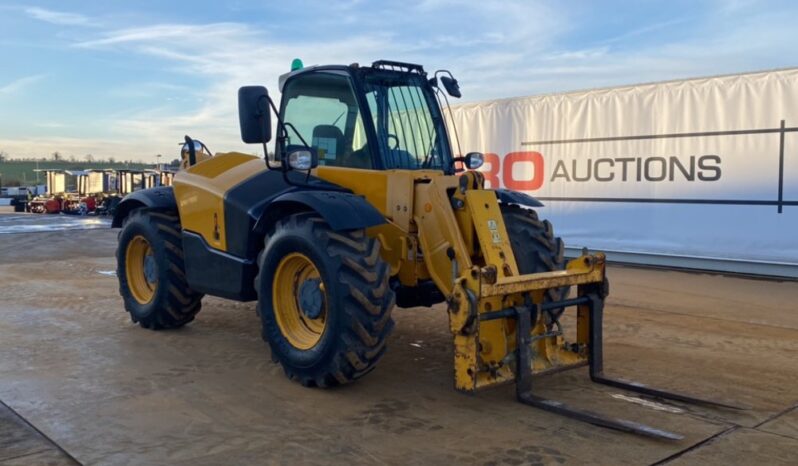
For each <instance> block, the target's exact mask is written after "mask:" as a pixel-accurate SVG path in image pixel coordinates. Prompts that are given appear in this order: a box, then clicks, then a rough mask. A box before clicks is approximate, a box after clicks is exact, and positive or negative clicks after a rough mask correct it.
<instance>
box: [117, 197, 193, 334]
mask: <svg viewBox="0 0 798 466" xmlns="http://www.w3.org/2000/svg"><path fill="white" fill-rule="evenodd" d="M180 232H181V227H180V220H179V218H178V217H177V216H176V215H175V214H172V213H167V212H160V211H157V212H156V211H152V210H147V209H136V210H134V211H133V212H131V213H130V215H129V216H128V217H127V218H126V220H125V223H124V226H123V227H122V230H121V231H120V232H119V242H118V246H117V249H116V263H117V268H116V275H117V277H118V279H119V294H121V295H122V299H123V300H124V303H125V310H126V311H127V312H128V313H129V314H130V319H131V320H132V321H133V322H134V323H138V324H139V325H140V326H142V327H144V328H147V329H151V330H161V329H172V328H178V327H182V326H184V325H186V324H187V323H189V322H191V321H192V320H194V316H196V315H197V313H198V312H199V311H200V308H201V307H202V302H201V301H202V296H203V295H202V294H200V293H197V292H195V291H193V290H191V289H190V288H189V286H188V283H187V282H186V274H185V267H184V264H183V243H182V238H181V234H180ZM136 237H143V238H144V239H145V240H146V241H147V242H148V243H149V245H150V247H151V248H152V257H153V259H154V265H155V267H154V269H155V275H156V277H157V284H156V286H155V291H154V294H153V296H152V299H151V300H150V301H149V302H147V303H141V302H139V300H138V299H136V298H135V297H134V295H133V293H132V292H131V289H130V281H129V279H128V276H127V273H126V270H127V263H126V256H127V254H126V253H127V250H128V247H130V246H129V245H130V243H131V241H132V240H133V239H134V238H136Z"/></svg>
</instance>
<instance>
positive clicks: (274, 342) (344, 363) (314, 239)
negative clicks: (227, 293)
mask: <svg viewBox="0 0 798 466" xmlns="http://www.w3.org/2000/svg"><path fill="white" fill-rule="evenodd" d="M292 253H300V254H302V255H304V256H305V257H307V258H308V259H309V260H310V261H311V262H312V263H313V266H315V267H316V269H317V270H318V273H319V275H320V278H321V280H322V282H323V284H324V290H325V291H324V293H325V296H324V299H325V300H326V308H325V309H326V324H325V327H324V330H323V332H322V333H321V335H320V337H319V339H318V341H317V342H316V343H315V345H314V346H312V347H311V348H309V349H300V348H297V347H296V346H294V345H292V344H291V343H290V342H289V341H288V339H287V338H286V336H285V335H283V332H282V331H281V329H280V326H279V324H278V322H277V321H276V317H275V309H274V296H273V288H272V281H273V280H274V276H275V272H276V270H277V266H278V265H279V264H280V261H281V260H282V259H283V258H284V257H286V256H287V255H288V254H292ZM258 266H259V269H260V270H259V273H258V276H257V277H256V278H255V289H256V290H257V291H258V314H259V315H260V317H261V322H262V325H263V339H264V340H266V342H267V343H268V344H269V346H270V347H271V352H272V359H273V360H274V361H276V362H279V363H280V364H281V365H282V367H283V370H284V371H285V374H286V375H287V376H288V377H289V378H290V379H292V380H295V381H298V382H299V383H301V384H302V385H304V386H317V387H331V386H336V385H341V384H346V383H349V382H352V381H354V380H356V379H358V378H360V377H362V376H363V375H365V374H367V373H369V372H370V371H371V370H372V369H374V367H375V365H376V364H377V362H378V361H379V359H380V358H381V357H382V355H383V354H384V353H385V343H386V339H387V338H388V335H389V334H390V333H391V330H392V329H393V325H394V323H393V319H391V310H392V308H393V305H394V301H395V296H394V292H393V291H392V290H391V288H390V286H389V285H388V279H389V275H390V267H389V266H388V265H387V264H386V263H385V262H384V261H383V260H382V258H381V257H380V243H379V241H376V240H374V239H371V238H368V237H367V236H366V234H365V232H364V231H363V230H355V231H345V232H334V231H332V229H331V228H330V227H329V225H328V224H327V223H326V222H324V220H322V219H321V218H320V217H319V216H318V215H316V214H315V213H299V214H294V215H290V216H288V217H286V218H285V219H282V220H280V221H279V222H278V223H277V225H275V227H274V229H273V230H272V232H271V233H270V234H269V235H268V236H267V238H266V239H265V247H264V249H263V251H262V252H261V253H260V255H259V256H258Z"/></svg>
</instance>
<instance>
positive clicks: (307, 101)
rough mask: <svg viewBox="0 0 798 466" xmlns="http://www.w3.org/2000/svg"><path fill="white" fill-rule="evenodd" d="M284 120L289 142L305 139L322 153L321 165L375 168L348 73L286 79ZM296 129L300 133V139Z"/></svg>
mask: <svg viewBox="0 0 798 466" xmlns="http://www.w3.org/2000/svg"><path fill="white" fill-rule="evenodd" d="M282 114H283V120H284V121H285V123H287V124H289V123H290V125H291V126H293V127H294V128H295V129H296V132H294V130H293V129H291V128H290V127H289V128H288V140H287V141H286V143H287V144H288V145H301V144H302V140H301V139H304V140H305V142H306V143H307V144H308V145H310V146H312V147H314V148H315V149H316V150H317V151H318V153H319V165H322V166H334V167H349V168H362V169H370V168H373V164H372V157H371V152H370V150H369V148H368V146H367V145H366V136H365V132H364V129H363V121H362V118H361V116H360V109H359V107H358V104H357V100H356V99H355V93H354V91H353V89H352V85H351V83H350V80H349V78H348V77H347V76H343V75H338V74H333V73H326V72H310V73H308V74H305V75H300V76H297V77H295V78H294V79H292V80H291V81H289V82H288V83H286V85H285V88H284V89H283V112H282ZM296 133H299V134H300V135H301V136H302V138H301V139H300V138H299V137H298V136H297V134H296Z"/></svg>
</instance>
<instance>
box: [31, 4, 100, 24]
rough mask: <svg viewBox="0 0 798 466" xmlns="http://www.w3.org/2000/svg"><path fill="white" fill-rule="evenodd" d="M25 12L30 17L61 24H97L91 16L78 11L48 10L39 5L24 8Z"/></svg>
mask: <svg viewBox="0 0 798 466" xmlns="http://www.w3.org/2000/svg"><path fill="white" fill-rule="evenodd" d="M25 13H27V14H28V16H30V17H31V18H34V19H38V20H40V21H44V22H47V23H51V24H58V25H62V26H97V23H96V22H95V21H93V20H92V19H91V18H89V17H87V16H84V15H81V14H78V13H69V12H65V11H55V10H48V9H46V8H39V7H32V8H26V9H25Z"/></svg>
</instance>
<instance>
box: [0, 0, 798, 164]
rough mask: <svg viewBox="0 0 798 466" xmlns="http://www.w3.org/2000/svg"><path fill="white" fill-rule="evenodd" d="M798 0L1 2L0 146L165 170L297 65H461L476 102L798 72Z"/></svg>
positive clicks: (226, 140)
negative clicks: (253, 92)
mask: <svg viewBox="0 0 798 466" xmlns="http://www.w3.org/2000/svg"><path fill="white" fill-rule="evenodd" d="M796 24H798V2H794V1H784V2H778V1H772V2H770V1H762V2H755V1H746V0H737V1H719V0H718V1H700V0H693V1H681V0H671V1H667V2H664V1H660V2H649V1H628V2H614V1H604V2H596V1H588V0H573V1H567V2H563V1H559V2H558V1H550V2H549V1H534V0H526V1H523V0H522V1H515V0H504V1H496V2H493V1H489V0H476V1H462V2H456V1H449V0H419V1H417V0H398V1H393V0H385V1H366V0H342V1H334V0H318V1H317V0H291V1H239V0H218V1H212V2H211V1H208V2H199V1H196V0H194V1H185V0H178V1H164V0H157V1H155V0H138V1H136V2H128V1H122V0H106V1H103V2H89V1H84V2H75V1H69V0H61V1H42V2H31V3H9V2H0V151H5V152H7V153H9V154H10V155H11V156H12V157H13V156H17V157H23V156H42V155H48V154H50V153H52V152H53V151H56V150H58V151H60V152H62V153H64V154H65V155H74V156H76V157H82V156H84V155H85V154H89V153H90V154H93V155H94V156H95V158H96V157H102V158H106V157H109V156H113V157H116V158H117V159H128V158H130V159H136V160H146V161H154V160H155V154H157V153H162V154H164V155H165V156H166V157H168V158H173V157H172V156H175V157H176V156H177V151H178V142H179V141H180V140H181V139H182V137H183V135H184V134H190V135H192V136H194V137H197V138H199V139H202V140H203V141H204V142H205V143H206V144H208V146H210V148H211V149H212V150H214V151H223V150H241V149H246V150H248V151H253V150H256V148H252V147H251V148H245V147H244V146H242V145H241V144H240V143H239V140H238V122H237V114H236V108H235V106H236V91H237V89H238V87H239V86H241V85H245V84H264V85H266V86H267V87H269V88H270V90H273V91H274V92H273V94H276V83H277V77H278V76H279V75H280V74H282V73H284V72H286V71H288V69H289V67H290V63H291V60H292V59H293V58H295V57H300V58H302V59H303V60H304V62H305V64H326V63H347V64H348V63H352V62H360V63H370V62H371V61H373V60H375V59H380V58H386V59H394V60H401V61H412V62H417V63H421V64H423V65H424V66H425V67H426V68H428V69H433V70H434V69H438V68H448V69H450V70H452V72H453V73H454V74H455V76H457V77H458V79H459V81H460V84H461V87H462V89H463V93H464V100H468V101H474V100H484V99H493V98H502V97H512V96H520V95H533V94H541V93H553V92H560V91H569V90H577V89H586V88H591V87H598V86H609V85H620V84H634V83H639V82H650V81H659V80H666V79H675V78H687V77H696V76H706V75H714V74H724V73H736V72H744V71H756V70H764V69H771V68H782V67H790V66H798V47H797V46H796V43H798V26H796Z"/></svg>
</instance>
